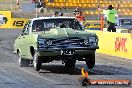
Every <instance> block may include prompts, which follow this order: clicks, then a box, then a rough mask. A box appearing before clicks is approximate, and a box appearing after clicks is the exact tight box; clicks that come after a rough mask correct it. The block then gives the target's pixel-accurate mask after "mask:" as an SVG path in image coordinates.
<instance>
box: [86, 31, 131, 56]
mask: <svg viewBox="0 0 132 88" xmlns="http://www.w3.org/2000/svg"><path fill="white" fill-rule="evenodd" d="M86 31H87V32H96V34H97V35H98V37H99V49H98V50H97V52H98V53H102V54H107V55H112V56H118V57H122V58H126V59H132V34H130V33H113V32H102V31H92V30H86Z"/></svg>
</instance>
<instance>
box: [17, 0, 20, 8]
mask: <svg viewBox="0 0 132 88" xmlns="http://www.w3.org/2000/svg"><path fill="white" fill-rule="evenodd" d="M16 4H17V9H20V3H19V0H17V1H16Z"/></svg>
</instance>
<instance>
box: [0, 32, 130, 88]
mask: <svg viewBox="0 0 132 88" xmlns="http://www.w3.org/2000/svg"><path fill="white" fill-rule="evenodd" d="M19 34H21V30H16V29H12V30H9V29H0V88H83V87H82V86H81V85H80V83H79V81H78V79H79V78H80V76H81V73H80V68H81V67H85V69H86V70H87V71H88V72H89V78H90V79H130V80H132V60H127V59H123V58H118V57H112V56H107V55H102V54H96V65H95V67H94V69H92V70H90V69H88V68H87V67H86V65H85V62H77V64H76V68H75V69H74V70H73V71H66V70H65V69H64V65H62V64H61V62H60V61H54V62H52V63H47V64H43V67H42V70H40V71H39V72H36V71H35V70H34V69H33V67H19V66H18V63H17V62H18V56H17V55H15V54H13V43H14V40H15V39H16V37H18V35H19ZM120 87H122V88H126V87H127V86H104V85H103V86H95V85H90V86H87V88H120ZM129 88H132V85H131V86H129Z"/></svg>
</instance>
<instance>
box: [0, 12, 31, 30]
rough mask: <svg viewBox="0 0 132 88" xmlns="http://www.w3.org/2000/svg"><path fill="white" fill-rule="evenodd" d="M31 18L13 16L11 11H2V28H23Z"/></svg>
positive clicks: (0, 26) (0, 21) (0, 15)
mask: <svg viewBox="0 0 132 88" xmlns="http://www.w3.org/2000/svg"><path fill="white" fill-rule="evenodd" d="M28 20H29V19H25V18H12V17H11V11H0V28H23V27H24V25H25V23H26V22H27V21H28Z"/></svg>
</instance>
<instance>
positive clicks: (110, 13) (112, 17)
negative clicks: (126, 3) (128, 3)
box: [98, 4, 119, 32]
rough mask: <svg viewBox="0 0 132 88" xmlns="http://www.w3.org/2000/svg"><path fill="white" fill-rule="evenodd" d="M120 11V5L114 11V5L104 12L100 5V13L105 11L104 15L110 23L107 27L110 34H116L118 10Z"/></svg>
mask: <svg viewBox="0 0 132 88" xmlns="http://www.w3.org/2000/svg"><path fill="white" fill-rule="evenodd" d="M118 9H119V4H118V5H117V8H116V9H114V7H112V5H109V6H108V9H107V10H102V9H100V6H99V5H98V10H99V11H103V14H104V15H105V17H106V18H107V19H106V20H107V23H108V27H107V31H109V32H111V31H112V32H116V27H115V25H116V15H117V10H118Z"/></svg>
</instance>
